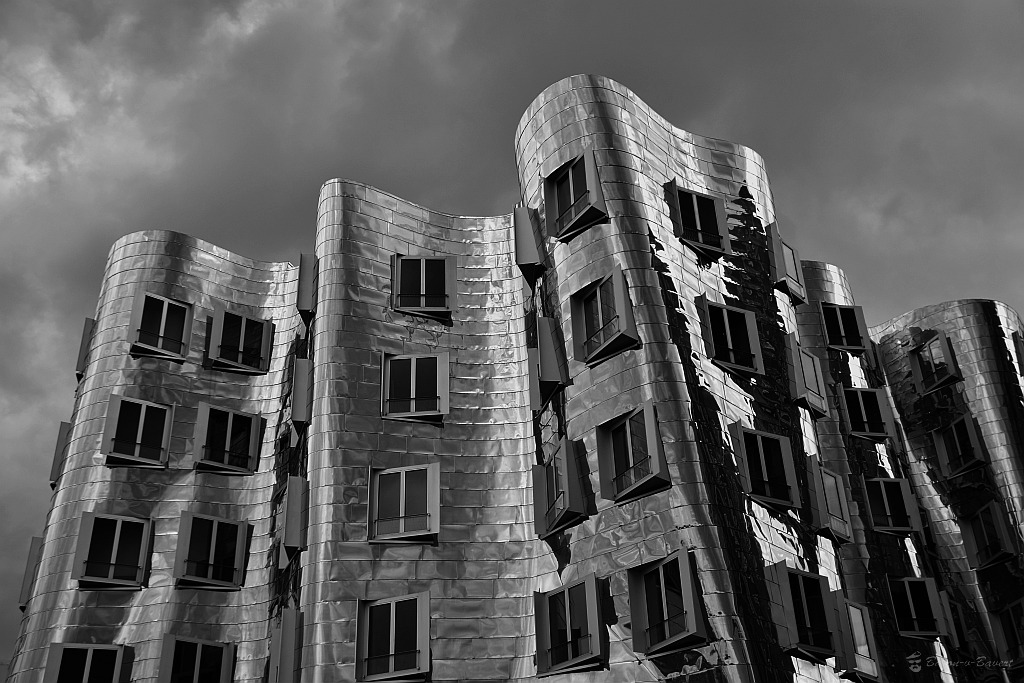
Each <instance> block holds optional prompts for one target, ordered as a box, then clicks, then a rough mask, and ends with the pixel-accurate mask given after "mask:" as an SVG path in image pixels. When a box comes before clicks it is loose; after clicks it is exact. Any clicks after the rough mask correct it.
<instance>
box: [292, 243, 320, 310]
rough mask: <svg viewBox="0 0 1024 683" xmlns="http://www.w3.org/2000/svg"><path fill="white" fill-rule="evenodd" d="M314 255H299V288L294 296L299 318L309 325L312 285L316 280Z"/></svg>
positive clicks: (312, 300) (312, 304) (311, 308)
mask: <svg viewBox="0 0 1024 683" xmlns="http://www.w3.org/2000/svg"><path fill="white" fill-rule="evenodd" d="M316 266H317V260H316V254H299V286H298V290H297V291H296V294H295V308H297V309H298V311H299V316H300V317H301V318H302V319H303V320H304V321H306V323H309V321H310V320H312V318H313V308H314V298H313V284H314V282H315V280H316Z"/></svg>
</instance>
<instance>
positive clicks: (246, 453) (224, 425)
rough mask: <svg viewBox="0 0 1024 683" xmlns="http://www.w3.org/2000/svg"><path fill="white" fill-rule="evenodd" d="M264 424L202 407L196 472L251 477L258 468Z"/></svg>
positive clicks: (244, 415) (257, 418)
mask: <svg viewBox="0 0 1024 683" xmlns="http://www.w3.org/2000/svg"><path fill="white" fill-rule="evenodd" d="M263 427H264V420H263V418H261V417H260V416H259V415H252V414H251V413H240V412H236V411H234V410H226V409H224V408H214V407H213V406H211V405H209V404H207V403H200V404H199V417H198V419H197V421H196V431H195V442H194V443H195V453H194V456H195V468H196V469H197V470H202V471H205V472H216V473H218V474H250V473H251V472H253V471H255V470H256V468H257V466H258V464H259V457H260V445H261V443H262V440H263Z"/></svg>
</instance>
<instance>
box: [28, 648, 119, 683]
mask: <svg viewBox="0 0 1024 683" xmlns="http://www.w3.org/2000/svg"><path fill="white" fill-rule="evenodd" d="M126 651H127V652H126ZM130 654H131V648H126V647H125V646H124V645H85V644H78V643H53V644H51V645H50V651H49V653H48V655H47V658H46V673H45V674H44V676H43V683H121V681H124V680H127V679H128V675H129V673H130V670H131V664H130V659H131V658H130V656H128V657H126V655H130Z"/></svg>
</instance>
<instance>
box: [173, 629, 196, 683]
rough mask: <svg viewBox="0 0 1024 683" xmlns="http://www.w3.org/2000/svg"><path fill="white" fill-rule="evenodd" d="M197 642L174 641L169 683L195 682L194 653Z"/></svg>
mask: <svg viewBox="0 0 1024 683" xmlns="http://www.w3.org/2000/svg"><path fill="white" fill-rule="evenodd" d="M198 650H199V644H198V643H192V642H189V641H187V640H177V641H175V642H174V659H173V660H172V662H171V683H195V680H196V658H197V657H196V655H197V654H198Z"/></svg>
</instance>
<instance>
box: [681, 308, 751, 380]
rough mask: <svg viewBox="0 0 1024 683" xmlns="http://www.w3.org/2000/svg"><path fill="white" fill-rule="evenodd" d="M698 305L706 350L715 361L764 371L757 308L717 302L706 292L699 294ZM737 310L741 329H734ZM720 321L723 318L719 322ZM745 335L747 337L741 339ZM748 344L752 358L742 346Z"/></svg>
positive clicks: (732, 368) (731, 367) (746, 370)
mask: <svg viewBox="0 0 1024 683" xmlns="http://www.w3.org/2000/svg"><path fill="white" fill-rule="evenodd" d="M696 306H697V313H698V314H699V316H700V321H701V338H702V339H703V340H704V351H705V353H706V354H707V356H708V358H709V359H710V360H711V362H712V363H714V364H715V365H717V366H719V367H721V368H722V369H724V370H728V371H736V372H739V373H740V374H741V375H747V374H750V373H753V374H757V375H763V374H764V371H765V368H764V359H763V350H762V348H761V337H760V335H759V334H758V331H757V318H756V316H755V314H754V311H751V310H748V309H745V308H739V307H737V306H729V305H726V304H719V303H715V302H713V301H710V300H709V299H708V298H707V296H706V295H704V294H701V295H700V296H698V297H697V299H696ZM713 311H714V312H713ZM730 314H731V315H730ZM737 314H739V316H740V317H742V320H743V327H742V329H741V330H739V329H734V327H736V326H737V324H738V323H737ZM718 316H721V318H718ZM716 321H720V322H719V323H718V324H716ZM716 329H720V330H722V331H723V332H724V335H725V336H724V338H722V334H716V333H715V330H716ZM741 335H742V337H743V339H744V340H745V341H744V342H743V343H738V340H739V339H740V336H741ZM723 342H724V343H723ZM744 345H745V346H746V347H747V348H749V354H750V359H749V362H747V358H746V357H744V356H743V355H742V354H745V353H746V351H744V350H743V348H742V347H743V346H744ZM738 354H739V355H738Z"/></svg>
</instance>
